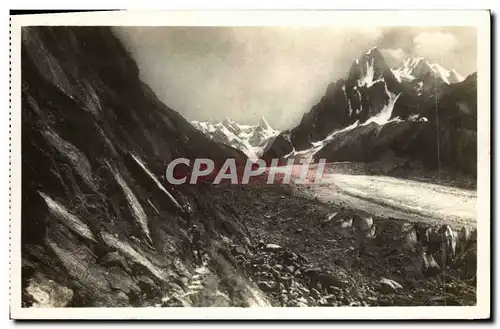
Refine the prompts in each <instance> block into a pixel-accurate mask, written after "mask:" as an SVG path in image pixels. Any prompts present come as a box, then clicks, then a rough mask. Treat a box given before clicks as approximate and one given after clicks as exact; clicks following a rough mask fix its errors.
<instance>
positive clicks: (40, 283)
mask: <svg viewBox="0 0 500 329" xmlns="http://www.w3.org/2000/svg"><path fill="white" fill-rule="evenodd" d="M26 292H27V294H29V295H31V297H32V299H31V302H32V306H33V307H65V306H67V305H68V304H69V302H70V301H71V299H72V298H73V290H71V289H69V288H67V287H65V286H63V285H60V284H58V283H56V282H55V281H53V280H49V279H46V278H44V277H37V276H35V277H33V278H31V279H30V281H29V284H28V287H27V288H26Z"/></svg>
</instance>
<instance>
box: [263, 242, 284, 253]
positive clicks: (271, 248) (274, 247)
mask: <svg viewBox="0 0 500 329" xmlns="http://www.w3.org/2000/svg"><path fill="white" fill-rule="evenodd" d="M282 249H283V247H281V246H280V245H277V244H274V243H268V244H266V246H265V247H264V251H274V252H276V251H280V250H282Z"/></svg>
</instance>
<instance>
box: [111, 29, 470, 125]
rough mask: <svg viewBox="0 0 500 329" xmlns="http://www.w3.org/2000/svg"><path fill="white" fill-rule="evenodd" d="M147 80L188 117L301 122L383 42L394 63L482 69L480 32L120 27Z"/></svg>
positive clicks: (462, 71)
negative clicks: (419, 60)
mask: <svg viewBox="0 0 500 329" xmlns="http://www.w3.org/2000/svg"><path fill="white" fill-rule="evenodd" d="M114 29H115V32H116V34H117V35H118V37H119V38H120V39H121V40H122V41H123V42H124V44H125V46H126V48H127V49H128V50H129V51H130V52H131V53H132V55H133V57H134V58H135V60H136V61H137V64H138V65H139V69H140V75H141V79H142V80H143V81H144V82H146V83H148V84H149V85H150V86H151V88H153V90H154V91H155V92H156V94H157V95H158V97H159V98H160V99H161V100H162V101H163V102H164V103H165V104H167V105H168V106H169V107H171V108H173V109H174V110H176V111H178V112H179V113H181V114H182V115H183V116H184V117H185V118H186V119H187V120H190V121H191V120H199V121H212V122H218V121H222V120H223V119H224V118H225V117H228V118H230V119H231V120H234V121H237V122H239V123H244V124H257V123H258V122H259V120H260V118H261V117H262V116H264V117H265V118H266V119H267V121H268V122H269V124H270V125H271V126H273V128H276V129H279V130H284V129H288V128H292V127H294V126H295V125H297V124H298V123H299V121H300V119H301V117H302V115H303V114H304V113H306V112H308V111H309V110H310V109H311V107H312V106H313V105H314V104H315V103H317V102H318V101H319V100H320V98H321V97H322V96H323V95H324V93H325V91H326V87H327V86H328V84H329V83H330V82H334V81H336V80H338V79H340V78H343V77H345V76H346V75H347V73H348V71H349V68H350V67H351V65H352V62H353V61H354V60H355V59H356V58H357V57H359V56H361V54H363V53H364V52H366V51H367V50H368V49H370V48H372V47H373V46H378V48H379V49H381V50H382V53H383V54H384V56H385V57H386V61H387V62H388V64H389V65H397V63H398V62H400V61H402V60H404V59H405V58H406V57H408V56H420V57H424V58H425V59H427V60H428V61H429V62H431V63H439V64H441V65H442V66H444V67H445V68H448V69H452V68H453V69H455V70H457V72H458V73H460V74H461V75H463V76H467V75H469V74H471V73H473V72H475V71H476V67H477V63H476V62H477V47H476V31H475V29H474V28H467V27H387V28H386V27H369V28H353V27H344V28H342V27H334V26H332V27H325V26H323V27H125V26H124V27H116V28H114Z"/></svg>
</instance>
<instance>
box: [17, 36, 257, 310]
mask: <svg viewBox="0 0 500 329" xmlns="http://www.w3.org/2000/svg"><path fill="white" fill-rule="evenodd" d="M22 86H23V88H22V177H23V179H22V276H23V280H22V282H23V306H47V305H48V306H96V307H97V306H106V307H112V306H153V305H157V306H158V305H159V306H162V305H163V306H172V305H174V306H175V305H206V306H208V305H207V304H210V303H211V301H214V300H217V301H218V302H217V303H222V304H224V305H227V304H228V303H229V304H231V305H233V304H234V303H233V302H234V299H233V300H230V301H229V302H228V301H227V300H226V299H225V298H224V296H225V295H223V294H222V292H221V291H222V290H225V291H226V292H228V291H229V292H230V291H231V289H232V286H231V287H225V286H224V284H225V283H224V282H222V280H220V277H219V274H218V272H217V270H216V266H215V265H217V264H220V263H222V262H225V260H224V257H223V256H220V254H219V253H217V252H213V248H212V245H213V244H214V243H216V241H217V239H218V238H219V236H220V234H222V233H224V234H226V235H230V236H235V237H237V238H238V239H242V238H244V237H245V236H246V233H245V231H244V229H243V227H242V226H241V225H239V224H238V223H237V216H234V213H231V210H228V208H224V205H223V204H220V203H214V202H212V201H211V198H212V197H211V192H210V189H211V186H196V187H193V186H176V187H173V186H168V185H167V184H166V183H165V181H164V180H163V179H162V176H163V175H164V171H165V169H166V164H167V163H168V162H169V161H170V160H172V159H174V158H177V157H185V158H190V159H192V158H196V157H207V158H211V159H213V160H214V161H215V162H216V163H222V162H223V161H224V160H225V159H227V158H228V157H231V158H236V159H239V161H246V156H245V155H244V154H243V153H242V152H240V151H238V150H235V149H233V148H231V147H229V146H225V145H222V144H219V143H216V142H215V141H212V140H210V139H208V138H207V137H206V136H204V135H203V134H202V133H201V132H199V131H198V130H197V129H195V128H194V127H193V126H192V125H191V124H190V123H189V122H187V121H186V120H185V119H184V118H182V116H181V115H179V114H178V113H177V112H175V111H174V110H172V109H170V108H168V107H167V106H165V105H164V104H163V103H162V102H161V101H160V100H159V99H158V98H157V97H156V95H155V93H154V92H153V91H152V90H151V89H150V88H149V87H148V86H147V85H146V84H144V83H143V82H141V80H140V79H139V71H138V67H137V65H136V63H135V62H134V60H133V59H132V58H131V56H130V55H129V54H128V53H127V51H126V50H125V48H124V47H123V46H122V44H121V43H120V41H119V39H117V38H116V37H115V35H114V34H113V32H112V30H111V29H110V28H106V27H26V28H24V29H23V31H22ZM229 218H231V219H229ZM194 223H196V224H197V226H198V227H199V233H200V234H199V235H200V238H199V239H200V241H198V242H197V244H196V245H195V246H196V247H197V248H199V250H192V249H193V243H191V242H192V241H191V240H192V237H191V235H190V234H191V233H190V232H189V231H188V229H189V228H190V227H191V226H192V225H193V224H194ZM209 251H211V252H209ZM193 255H199V259H195V258H194V256H193ZM207 257H208V259H214V258H215V259H217V260H218V261H215V262H212V263H209V262H208V261H207ZM200 262H202V263H200ZM214 264H215V265H214ZM212 265H213V266H212ZM230 270H231V268H230V267H228V268H225V271H230ZM196 280H202V281H203V280H211V281H210V287H211V288H210V289H211V290H210V291H211V293H210V296H216V297H214V299H210V298H208V297H207V296H205V297H207V298H205V297H203V296H202V297H203V298H201V297H199V296H198V295H197V294H195V293H194V292H193V291H194V290H196V289H198V288H196V287H195V285H190V283H192V282H194V281H196ZM234 280H240V279H239V277H237V276H235V277H234ZM240 281H241V282H240V285H239V286H238V289H239V299H238V305H242V304H243V305H248V304H252V305H256V304H257V305H259V304H260V305H266V301H265V298H262V297H259V296H260V295H259V294H261V293H260V292H259V291H258V289H255V288H252V287H250V286H248V285H245V283H244V282H245V279H244V278H241V280H240ZM195 288H196V289H195ZM193 289H194V290H193ZM194 295H196V296H198V297H193V296H194ZM214 303H215V302H214Z"/></svg>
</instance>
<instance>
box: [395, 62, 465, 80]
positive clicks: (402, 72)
mask: <svg viewBox="0 0 500 329" xmlns="http://www.w3.org/2000/svg"><path fill="white" fill-rule="evenodd" d="M391 71H392V73H393V74H394V76H395V77H396V79H397V80H398V81H399V82H402V81H413V80H415V79H420V78H421V77H422V76H423V75H424V74H426V73H427V72H430V73H432V75H433V76H434V77H435V78H441V79H442V80H443V81H444V82H445V83H447V84H451V83H458V82H462V81H463V80H464V79H465V78H464V77H463V76H462V75H460V74H459V73H458V72H457V71H456V70H454V69H452V70H448V69H446V68H444V67H443V66H441V65H439V64H437V63H429V62H428V61H426V60H425V59H424V58H422V57H409V58H407V59H406V60H405V61H404V62H403V63H402V64H401V65H400V66H399V67H396V68H394V69H392V70H391Z"/></svg>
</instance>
